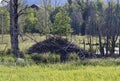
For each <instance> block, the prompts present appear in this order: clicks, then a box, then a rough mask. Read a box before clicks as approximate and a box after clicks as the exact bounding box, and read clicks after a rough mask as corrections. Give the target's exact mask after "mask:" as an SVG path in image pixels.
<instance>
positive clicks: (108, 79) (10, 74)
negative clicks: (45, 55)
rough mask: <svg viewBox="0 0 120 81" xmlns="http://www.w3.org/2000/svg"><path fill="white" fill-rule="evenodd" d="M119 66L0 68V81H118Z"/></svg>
mask: <svg viewBox="0 0 120 81" xmlns="http://www.w3.org/2000/svg"><path fill="white" fill-rule="evenodd" d="M119 71H120V67H119V66H109V67H108V66H106V67H103V66H75V65H74V66H73V65H69V64H54V65H53V64H52V65H40V66H26V67H17V66H16V67H6V66H2V65H1V66H0V81H119V80H120V72H119Z"/></svg>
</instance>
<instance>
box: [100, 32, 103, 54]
mask: <svg viewBox="0 0 120 81" xmlns="http://www.w3.org/2000/svg"><path fill="white" fill-rule="evenodd" d="M99 47H100V49H99V50H100V54H101V55H102V56H104V47H103V45H102V38H101V34H100V31H99Z"/></svg>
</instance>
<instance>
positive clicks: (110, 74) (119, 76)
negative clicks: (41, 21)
mask: <svg viewBox="0 0 120 81" xmlns="http://www.w3.org/2000/svg"><path fill="white" fill-rule="evenodd" d="M31 36H32V38H34V39H36V40H37V41H42V40H44V39H45V36H38V35H35V36H34V35H31ZM85 38H87V37H85V36H74V37H73V38H72V39H73V40H72V42H73V43H75V44H77V45H78V46H80V47H83V45H81V44H80V43H81V42H82V41H80V40H83V39H85ZM9 39H10V36H9V35H5V37H4V42H7V43H8V45H7V49H9V48H10V40H9ZM24 39H26V41H24V42H23V41H22V40H21V38H19V47H20V50H21V51H23V52H24V51H26V50H27V49H28V48H29V47H30V46H31V45H33V44H35V42H34V41H33V40H31V39H30V38H28V37H26V36H24ZM69 40H71V39H69ZM85 40H86V41H87V39H85ZM93 42H95V41H93ZM4 47H5V46H4V45H2V44H0V51H1V50H3V48H4ZM86 48H87V49H88V46H86ZM8 57H9V58H8ZM26 58H29V56H28V57H26ZM29 59H30V58H29ZM119 71H120V59H119V58H118V59H110V58H108V59H92V60H91V59H87V60H84V61H80V60H79V61H77V62H69V63H64V64H61V63H59V62H58V63H53V64H49V63H46V64H39V65H36V64H35V63H34V62H33V61H31V62H30V61H28V59H26V61H25V62H18V63H17V62H16V61H15V59H14V57H10V56H5V57H0V81H120V72H119Z"/></svg>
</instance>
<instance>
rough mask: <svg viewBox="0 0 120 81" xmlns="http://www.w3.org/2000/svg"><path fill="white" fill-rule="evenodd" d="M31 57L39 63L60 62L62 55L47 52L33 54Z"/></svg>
mask: <svg viewBox="0 0 120 81" xmlns="http://www.w3.org/2000/svg"><path fill="white" fill-rule="evenodd" d="M31 58H32V59H33V60H34V61H35V62H36V63H37V64H39V63H57V62H60V56H59V55H55V54H51V53H47V54H33V55H32V56H31Z"/></svg>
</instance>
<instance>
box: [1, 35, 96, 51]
mask: <svg viewBox="0 0 120 81" xmlns="http://www.w3.org/2000/svg"><path fill="white" fill-rule="evenodd" d="M27 35H28V36H30V37H31V38H33V39H34V40H37V41H38V42H39V41H43V40H45V38H46V37H45V36H40V35H38V34H27ZM0 37H1V36H0ZM23 39H24V40H25V41H23V40H22V38H21V37H20V36H19V48H20V50H21V51H26V50H27V49H28V48H29V47H30V46H32V45H33V44H35V43H36V42H35V41H34V40H31V39H30V38H29V37H27V36H23ZM71 39H72V40H71ZM83 39H85V41H86V43H88V42H89V37H87V36H78V35H75V36H72V38H71V37H70V36H68V40H69V41H71V42H73V43H75V44H76V45H78V46H80V47H81V48H84V44H83ZM96 41H98V39H96V38H95V37H93V43H96ZM0 43H1V40H0ZM4 43H7V49H9V48H10V36H9V35H4ZM5 46H6V45H5V44H0V51H1V50H3V49H4V48H5ZM93 48H94V49H96V46H94V47H93ZM88 49H89V45H86V50H88Z"/></svg>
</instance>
